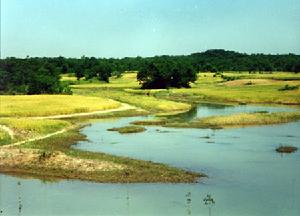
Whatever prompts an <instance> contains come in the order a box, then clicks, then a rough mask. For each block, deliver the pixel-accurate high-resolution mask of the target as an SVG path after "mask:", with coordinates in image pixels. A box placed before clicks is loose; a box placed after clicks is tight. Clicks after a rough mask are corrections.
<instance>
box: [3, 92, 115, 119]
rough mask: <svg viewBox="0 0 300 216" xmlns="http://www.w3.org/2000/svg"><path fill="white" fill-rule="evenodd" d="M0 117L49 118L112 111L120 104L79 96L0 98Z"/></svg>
mask: <svg viewBox="0 0 300 216" xmlns="http://www.w3.org/2000/svg"><path fill="white" fill-rule="evenodd" d="M0 102H1V104H0V107H1V109H0V116H1V117H10V116H11V117H29V116H31V117H32V116H51V115H60V114H72V113H84V112H92V111H98V110H99V111H100V110H106V109H114V108H118V107H119V106H120V103H118V102H116V101H112V100H108V99H104V98H101V97H86V96H79V95H15V96H7V95H5V96H0Z"/></svg>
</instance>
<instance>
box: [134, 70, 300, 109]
mask: <svg viewBox="0 0 300 216" xmlns="http://www.w3.org/2000/svg"><path fill="white" fill-rule="evenodd" d="M224 74H233V75H234V74H236V76H238V75H239V74H238V73H224ZM242 74H243V73H242ZM248 75H249V76H250V75H251V76H257V77H256V78H257V81H256V82H259V84H255V82H254V84H253V85H245V84H241V85H231V83H232V82H236V83H247V82H248V81H249V80H246V81H243V80H237V81H229V82H224V80H223V79H222V78H221V77H219V76H218V77H213V73H200V74H198V79H197V81H196V82H195V83H194V84H192V85H191V87H192V88H190V89H184V88H181V89H170V90H168V91H159V92H152V93H153V94H154V95H155V96H156V97H159V98H164V99H169V100H174V101H184V102H185V101H188V102H189V103H193V102H194V103H197V102H201V101H214V102H233V103H265V104H274V103H275V104H289V105H290V104H295V105H299V104H300V90H299V89H298V90H297V89H295V90H291V91H280V89H281V88H283V87H284V86H285V85H287V84H288V85H290V86H296V85H300V81H283V80H280V78H282V77H284V76H287V77H289V76H290V77H293V78H296V77H299V78H300V74H294V73H276V74H275V73H274V74H248ZM259 76H263V79H264V80H266V82H265V83H264V82H263V80H260V81H259V79H258V77H259ZM266 76H271V78H274V77H276V76H277V78H278V80H276V81H275V80H270V81H268V80H269V79H268V80H267V79H266ZM271 78H270V79H271ZM247 79H248V78H247ZM131 92H132V93H134V92H135V91H131ZM137 93H138V94H140V93H141V92H140V91H138V92H137ZM145 93H146V92H145Z"/></svg>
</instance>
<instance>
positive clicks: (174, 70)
mask: <svg viewBox="0 0 300 216" xmlns="http://www.w3.org/2000/svg"><path fill="white" fill-rule="evenodd" d="M196 78H197V71H196V70H195V69H194V68H193V66H192V65H191V64H190V63H189V62H188V61H184V60H182V59H173V58H170V57H166V56H164V57H160V58H153V59H150V60H148V61H146V62H145V63H144V65H143V66H142V67H141V68H140V70H139V72H138V74H137V80H138V81H139V82H140V83H141V84H142V88H144V89H163V88H169V87H176V88H180V87H189V84H190V82H194V81H196Z"/></svg>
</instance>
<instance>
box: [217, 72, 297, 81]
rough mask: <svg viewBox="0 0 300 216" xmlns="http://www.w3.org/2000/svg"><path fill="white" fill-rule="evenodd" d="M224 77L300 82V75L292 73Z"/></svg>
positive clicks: (238, 74)
mask: <svg viewBox="0 0 300 216" xmlns="http://www.w3.org/2000/svg"><path fill="white" fill-rule="evenodd" d="M223 75H224V76H230V77H235V78H236V79H274V80H300V74H299V73H292V72H272V73H270V72H260V73H259V72H255V73H249V72H240V73H237V72H224V73H223Z"/></svg>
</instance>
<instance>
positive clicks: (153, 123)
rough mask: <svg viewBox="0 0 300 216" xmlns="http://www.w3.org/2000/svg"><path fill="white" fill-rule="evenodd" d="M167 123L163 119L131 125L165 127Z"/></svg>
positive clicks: (136, 122)
mask: <svg viewBox="0 0 300 216" xmlns="http://www.w3.org/2000/svg"><path fill="white" fill-rule="evenodd" d="M166 123H167V121H166V120H163V119H153V120H145V121H133V122H130V124H133V125H145V126H156V125H159V126H161V125H165V124H166Z"/></svg>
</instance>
